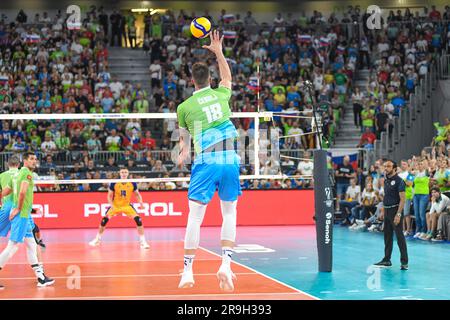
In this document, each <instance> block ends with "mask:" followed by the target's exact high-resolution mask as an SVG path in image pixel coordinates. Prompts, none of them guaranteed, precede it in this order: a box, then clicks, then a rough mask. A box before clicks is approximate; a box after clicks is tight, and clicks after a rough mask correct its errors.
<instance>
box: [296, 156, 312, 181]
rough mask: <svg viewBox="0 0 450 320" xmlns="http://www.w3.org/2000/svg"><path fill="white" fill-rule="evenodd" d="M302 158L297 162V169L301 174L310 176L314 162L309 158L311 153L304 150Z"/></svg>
mask: <svg viewBox="0 0 450 320" xmlns="http://www.w3.org/2000/svg"><path fill="white" fill-rule="evenodd" d="M303 157H304V159H303V160H302V161H300V162H299V163H298V166H297V170H298V172H299V173H300V174H301V175H305V176H312V175H313V171H314V162H312V160H311V154H310V153H309V152H305V153H304V155H303Z"/></svg>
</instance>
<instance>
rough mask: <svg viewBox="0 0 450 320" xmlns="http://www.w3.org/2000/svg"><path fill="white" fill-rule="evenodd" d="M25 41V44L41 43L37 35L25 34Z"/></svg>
mask: <svg viewBox="0 0 450 320" xmlns="http://www.w3.org/2000/svg"><path fill="white" fill-rule="evenodd" d="M25 41H26V42H27V43H38V42H40V41H41V37H40V36H39V35H37V34H27V35H26V36H25Z"/></svg>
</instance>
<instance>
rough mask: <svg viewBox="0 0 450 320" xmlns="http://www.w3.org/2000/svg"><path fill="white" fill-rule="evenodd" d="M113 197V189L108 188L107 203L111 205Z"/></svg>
mask: <svg viewBox="0 0 450 320" xmlns="http://www.w3.org/2000/svg"><path fill="white" fill-rule="evenodd" d="M113 198H114V191H112V190H108V203H109V205H110V206H111V207H112V205H113Z"/></svg>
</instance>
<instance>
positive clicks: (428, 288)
mask: <svg viewBox="0 0 450 320" xmlns="http://www.w3.org/2000/svg"><path fill="white" fill-rule="evenodd" d="M423 290H436V288H423Z"/></svg>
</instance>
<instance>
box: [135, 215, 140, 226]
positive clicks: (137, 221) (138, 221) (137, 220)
mask: <svg viewBox="0 0 450 320" xmlns="http://www.w3.org/2000/svg"><path fill="white" fill-rule="evenodd" d="M134 221H135V222H136V225H137V226H138V227H142V219H141V217H140V216H136V217H134Z"/></svg>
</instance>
